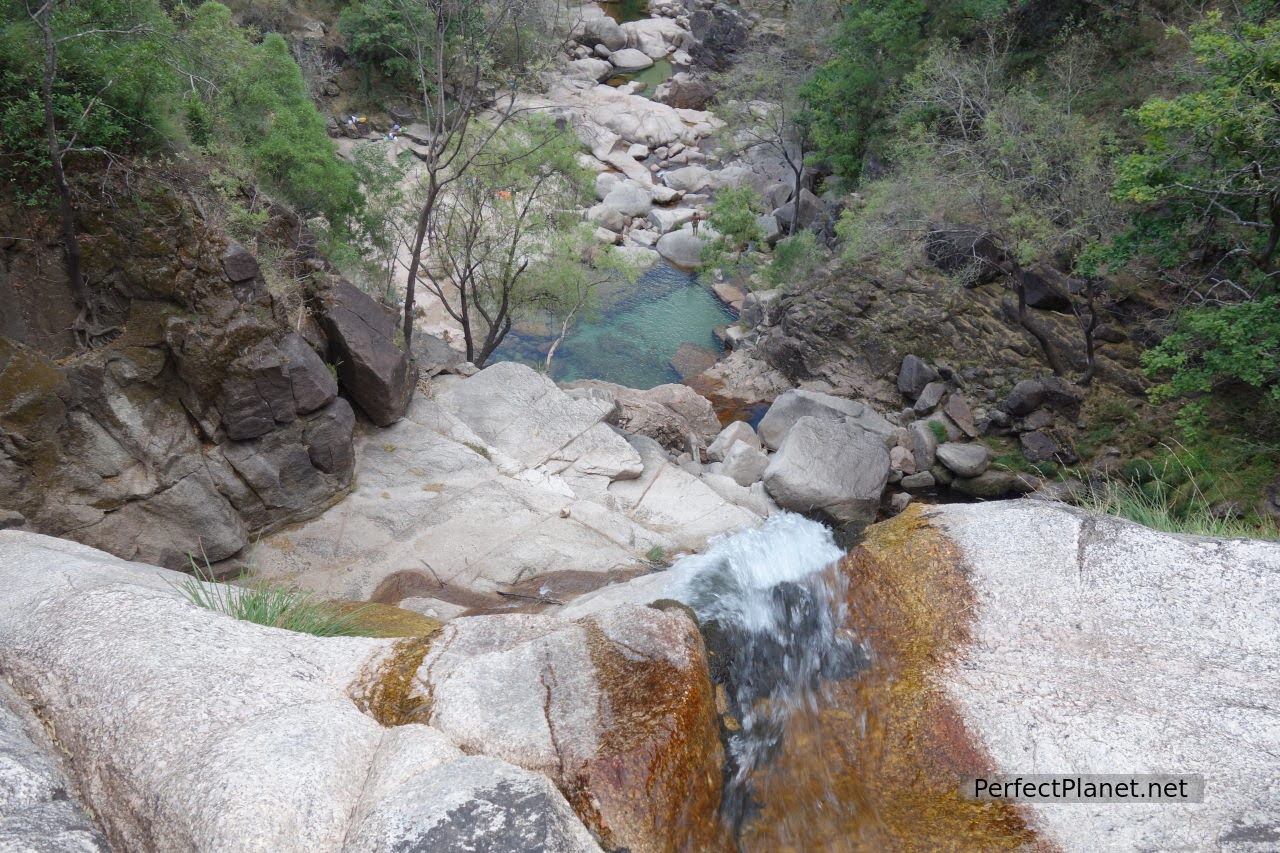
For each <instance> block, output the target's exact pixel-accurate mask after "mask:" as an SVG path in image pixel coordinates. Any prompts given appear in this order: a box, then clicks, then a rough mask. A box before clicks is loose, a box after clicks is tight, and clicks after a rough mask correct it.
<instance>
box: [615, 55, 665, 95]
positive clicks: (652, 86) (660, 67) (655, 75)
mask: <svg viewBox="0 0 1280 853" xmlns="http://www.w3.org/2000/svg"><path fill="white" fill-rule="evenodd" d="M673 73H675V69H674V68H673V67H672V65H671V60H669V59H657V60H654V63H653V64H652V65H650V66H649V67H648V68H646V69H644V70H643V71H637V72H636V73H634V74H615V75H614V76H612V77H610V78H609V79H608V80H607V81H606V82H607V83H608V84H609V85H610V86H622V85H624V84H626V83H630V82H631V81H632V80H638V81H639V82H641V83H643V84H644V88H643V89H641V90H640V91H639V92H637V93H636V94H638V95H641V96H642V97H645V98H652V97H653V93H654V91H655V90H656V89H657V88H658V87H659V86H661V85H662V84H663V83H665V82H667V81H668V80H670V79H671V75H672V74H673Z"/></svg>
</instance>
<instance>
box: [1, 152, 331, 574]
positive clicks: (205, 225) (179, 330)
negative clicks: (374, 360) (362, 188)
mask: <svg viewBox="0 0 1280 853" xmlns="http://www.w3.org/2000/svg"><path fill="white" fill-rule="evenodd" d="M134 180H137V178H136V176H134ZM143 181H144V183H145V186H141V187H139V186H134V187H121V186H112V187H109V188H108V191H106V192H103V193H102V194H101V195H100V196H95V198H96V199H97V201H95V203H94V205H93V207H92V208H86V209H82V210H81V212H80V222H79V225H80V230H81V234H82V248H83V254H84V268H85V278H86V281H87V282H88V285H89V288H90V291H91V302H92V304H93V306H94V309H95V310H94V318H93V321H92V323H91V324H90V325H91V330H90V340H89V344H90V346H78V345H77V342H76V341H74V340H73V339H72V337H71V333H70V332H69V331H67V330H68V328H69V327H70V326H71V323H72V321H73V320H74V319H75V316H76V309H75V307H74V303H73V300H72V298H71V295H70V292H69V288H68V287H67V284H66V282H65V280H64V278H63V275H62V266H61V260H60V247H59V245H58V244H57V242H56V240H55V239H54V238H53V237H52V236H51V235H52V233H53V231H54V230H55V228H54V226H53V225H52V224H49V223H45V222H43V221H42V220H41V219H40V218H39V217H29V218H21V215H20V214H19V213H18V212H16V211H13V210H5V211H0V219H8V220H9V221H7V222H3V223H0V224H3V225H4V227H3V228H0V233H4V234H7V235H20V236H19V237H18V238H17V239H9V240H8V244H7V245H2V246H0V296H3V300H0V330H2V331H3V333H4V337H0V508H4V509H8V510H12V511H16V512H18V513H21V514H22V515H23V516H25V518H26V520H27V523H28V525H29V526H30V527H31V528H33V529H35V530H37V531H40V532H44V533H49V534H52V535H56V536H65V537H68V538H72V539H76V540H78V541H81V542H84V543H86V544H90V545H93V546H95V547H99V548H102V549H104V550H107V551H110V552H112V553H114V554H117V555H120V556H122V557H125V558H128V559H136V560H145V561H148V562H152V563H157V564H161V565H165V566H171V567H173V566H182V565H185V564H186V562H187V555H188V553H195V554H197V555H198V554H200V553H201V552H203V553H204V554H205V555H206V556H207V557H208V559H209V560H211V561H218V560H222V559H225V558H227V557H230V556H232V555H234V554H236V553H237V552H238V551H240V550H241V549H242V548H244V546H245V545H246V544H247V543H248V541H249V537H250V536H251V535H252V534H253V533H255V532H257V531H261V530H263V529H268V528H271V527H274V526H278V525H280V524H282V523H286V522H289V521H293V520H297V519H301V518H306V517H309V516H311V515H314V514H315V513H316V512H318V511H320V510H321V509H322V508H324V507H325V506H327V505H328V504H329V503H331V502H332V500H333V499H334V498H335V497H336V496H337V495H339V494H340V493H341V492H343V490H345V489H346V488H347V486H348V485H349V483H350V480H351V472H352V466H353V451H352V431H353V428H354V425H355V415H354V412H353V410H352V407H351V405H350V404H349V403H348V402H347V401H346V400H345V399H343V398H341V397H338V396H337V394H338V384H337V382H336V380H335V377H334V372H333V371H332V369H331V368H330V367H329V366H328V365H326V364H325V362H324V360H322V358H321V357H320V355H319V354H318V352H327V347H328V342H327V340H326V339H325V335H324V334H323V333H322V332H321V331H320V330H319V328H318V327H317V326H316V325H315V324H314V323H312V324H310V326H308V325H305V324H303V323H302V322H299V323H298V324H297V326H298V329H300V330H301V331H302V334H299V332H298V331H295V330H294V329H293V328H291V325H290V323H289V318H287V317H286V311H285V308H284V306H283V305H281V304H280V301H279V300H277V299H276V298H274V297H273V296H272V294H271V293H270V292H269V291H268V289H267V286H266V282H265V278H264V275H263V272H262V270H261V269H260V267H259V265H258V262H257V260H256V259H255V258H254V257H253V255H252V254H250V253H249V252H248V251H247V250H245V249H244V248H243V247H242V246H240V245H239V244H237V243H235V242H234V241H233V240H231V239H230V238H229V237H228V236H227V234H226V233H225V232H224V231H223V230H222V229H221V228H220V227H218V225H216V224H215V223H214V222H213V221H211V220H210V219H208V218H206V216H205V214H204V209H205V206H204V205H203V204H202V203H201V200H200V199H199V198H198V196H196V195H194V194H190V193H188V192H186V191H182V190H178V189H175V188H174V186H173V184H172V183H168V182H164V181H154V180H150V181H149V180H147V179H145V178H144V179H143ZM122 192H123V193H130V194H126V195H117V194H116V193H122ZM285 224H286V223H284V222H283V221H282V218H281V217H276V220H274V221H273V222H272V223H269V224H268V226H267V227H268V228H269V229H270V228H272V227H280V228H283V226H284V225H285ZM295 227H296V223H295ZM297 254H299V258H298V260H299V263H303V261H304V259H302V258H301V257H300V255H301V253H297ZM313 265H316V262H313ZM347 287H349V285H348V286H347ZM11 520H16V519H11Z"/></svg>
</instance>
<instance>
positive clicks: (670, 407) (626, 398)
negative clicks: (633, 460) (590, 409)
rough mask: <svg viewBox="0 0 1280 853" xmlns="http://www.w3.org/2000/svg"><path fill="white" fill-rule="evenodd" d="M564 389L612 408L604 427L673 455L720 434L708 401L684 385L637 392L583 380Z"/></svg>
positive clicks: (669, 385) (598, 381)
mask: <svg viewBox="0 0 1280 853" xmlns="http://www.w3.org/2000/svg"><path fill="white" fill-rule="evenodd" d="M564 388H565V390H566V391H567V392H568V393H569V395H570V396H575V395H577V394H579V393H589V394H592V395H599V396H598V399H601V400H607V401H609V402H610V404H612V405H614V406H616V409H615V410H614V412H613V413H612V414H610V415H608V416H607V417H606V421H607V422H608V423H610V424H613V425H615V426H617V427H619V428H620V429H623V430H625V431H626V432H629V433H631V434H633V435H643V436H648V437H649V438H652V439H653V440H655V441H657V442H658V443H659V444H661V445H662V446H663V447H665V448H667V449H668V450H671V451H674V452H677V453H680V452H683V451H685V450H686V449H688V444H689V441H690V436H692V437H693V441H694V443H695V445H697V446H698V447H702V446H704V445H705V444H706V442H708V441H710V440H711V438H712V437H713V436H715V435H716V434H717V433H718V432H719V431H720V420H719V419H718V418H717V417H716V411H715V407H714V406H712V405H711V401H710V400H708V399H707V398H706V397H703V396H702V395H701V394H699V393H698V392H697V391H694V390H693V389H692V388H690V387H689V386H688V385H677V384H668V385H657V386H655V387H653V388H650V389H648V390H647V391H640V390H637V389H635V388H627V387H625V386H622V385H615V384H613V383H611V382H602V381H600V380H597V379H586V380H579V381H577V382H568V383H566V384H565V385H564ZM748 429H750V427H748Z"/></svg>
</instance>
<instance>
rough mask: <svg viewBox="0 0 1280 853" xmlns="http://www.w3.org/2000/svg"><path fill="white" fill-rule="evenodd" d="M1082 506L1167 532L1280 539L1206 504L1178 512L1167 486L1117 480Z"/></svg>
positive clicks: (1263, 526) (1269, 528)
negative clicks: (1221, 514)
mask: <svg viewBox="0 0 1280 853" xmlns="http://www.w3.org/2000/svg"><path fill="white" fill-rule="evenodd" d="M1080 506H1083V507H1084V508H1086V509H1088V510H1091V511H1093V512H1097V513H1101V514H1103V515H1114V516H1117V517H1118V518H1127V519H1128V520H1129V521H1136V522H1137V523H1138V524H1141V525H1142V526H1143V527H1150V528H1151V529H1152V530H1162V531H1164V532H1166V533H1190V534H1193V535H1196V536H1219V537H1243V538H1249V539H1277V538H1280V530H1277V529H1276V526H1275V525H1274V524H1271V523H1267V522H1262V521H1256V520H1250V519H1248V518H1243V519H1235V518H1218V517H1215V516H1214V515H1213V514H1212V513H1211V512H1210V511H1209V507H1208V506H1206V505H1203V504H1201V505H1197V506H1194V507H1191V508H1188V509H1178V508H1176V507H1175V505H1174V501H1173V497H1172V494H1171V492H1170V490H1169V488H1168V487H1167V486H1165V485H1164V484H1157V486H1156V487H1155V488H1148V487H1146V486H1145V485H1144V484H1139V483H1136V482H1128V483H1126V482H1124V481H1123V480H1116V481H1113V482H1110V483H1107V484H1106V485H1105V486H1104V487H1102V488H1100V489H1095V490H1092V491H1090V492H1089V493H1088V494H1087V495H1086V496H1085V497H1084V498H1082V499H1081V500H1080Z"/></svg>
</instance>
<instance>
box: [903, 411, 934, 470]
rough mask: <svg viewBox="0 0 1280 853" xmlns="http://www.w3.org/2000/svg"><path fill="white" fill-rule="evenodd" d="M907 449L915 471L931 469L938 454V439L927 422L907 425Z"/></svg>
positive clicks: (915, 422) (914, 422)
mask: <svg viewBox="0 0 1280 853" xmlns="http://www.w3.org/2000/svg"><path fill="white" fill-rule="evenodd" d="M907 447H909V448H910V450H911V455H912V456H913V457H915V460H916V470H917V471H927V470H929V469H930V468H932V467H933V462H934V460H935V459H936V458H937V453H938V437H937V436H936V435H935V434H934V432H933V430H932V429H930V428H929V422H928V421H913V422H912V423H910V424H908V425H907Z"/></svg>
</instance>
